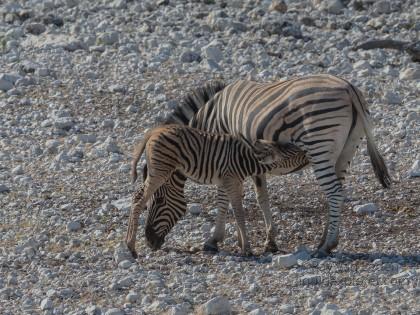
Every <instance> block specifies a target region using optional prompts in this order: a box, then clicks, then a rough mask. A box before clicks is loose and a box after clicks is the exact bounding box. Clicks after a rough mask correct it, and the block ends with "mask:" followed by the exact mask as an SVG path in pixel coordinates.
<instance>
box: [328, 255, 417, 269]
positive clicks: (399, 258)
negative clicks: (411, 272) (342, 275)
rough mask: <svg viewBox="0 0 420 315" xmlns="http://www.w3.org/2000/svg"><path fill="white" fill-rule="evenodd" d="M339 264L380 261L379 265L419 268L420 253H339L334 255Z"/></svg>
mask: <svg viewBox="0 0 420 315" xmlns="http://www.w3.org/2000/svg"><path fill="white" fill-rule="evenodd" d="M332 257H333V258H334V260H335V261H337V262H342V263H344V262H351V261H355V260H364V261H367V262H374V261H375V260H377V261H378V264H379V263H381V264H385V263H397V264H399V265H400V266H418V265H420V253H413V254H411V255H400V254H397V253H395V254H393V253H390V254H388V253H381V252H371V253H351V252H337V253H334V254H333V255H332ZM379 260H380V261H379Z"/></svg>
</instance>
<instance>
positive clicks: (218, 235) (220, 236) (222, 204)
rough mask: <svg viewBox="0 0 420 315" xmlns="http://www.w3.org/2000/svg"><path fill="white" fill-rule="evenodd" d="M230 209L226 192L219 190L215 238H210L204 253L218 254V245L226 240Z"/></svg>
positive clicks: (205, 245) (205, 244)
mask: <svg viewBox="0 0 420 315" xmlns="http://www.w3.org/2000/svg"><path fill="white" fill-rule="evenodd" d="M228 207H229V199H228V196H227V195H226V193H225V191H224V190H223V189H221V188H220V187H218V188H217V217H216V226H215V230H214V233H213V236H212V237H210V238H209V239H208V240H207V241H206V242H205V243H204V246H203V250H204V251H209V252H217V251H219V248H218V246H217V243H219V242H223V240H224V238H225V225H226V213H227V210H228Z"/></svg>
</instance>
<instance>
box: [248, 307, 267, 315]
mask: <svg viewBox="0 0 420 315" xmlns="http://www.w3.org/2000/svg"><path fill="white" fill-rule="evenodd" d="M248 314H249V315H267V313H266V312H265V311H264V310H263V309H261V308H257V309H255V310H252V311H251V312H249V313H248Z"/></svg>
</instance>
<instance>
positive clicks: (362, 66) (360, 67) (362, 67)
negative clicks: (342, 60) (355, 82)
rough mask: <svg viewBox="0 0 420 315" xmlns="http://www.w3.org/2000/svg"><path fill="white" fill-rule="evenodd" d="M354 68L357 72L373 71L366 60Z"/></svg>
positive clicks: (355, 64)
mask: <svg viewBox="0 0 420 315" xmlns="http://www.w3.org/2000/svg"><path fill="white" fill-rule="evenodd" d="M353 68H354V69H357V70H372V66H371V65H370V63H369V62H367V61H366V60H359V61H356V62H355V63H354V64H353Z"/></svg>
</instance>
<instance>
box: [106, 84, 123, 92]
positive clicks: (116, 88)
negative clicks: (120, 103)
mask: <svg viewBox="0 0 420 315" xmlns="http://www.w3.org/2000/svg"><path fill="white" fill-rule="evenodd" d="M126 90H127V88H126V87H125V86H124V85H122V84H112V85H110V86H109V91H110V92H111V93H124V92H125V91H126Z"/></svg>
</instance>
